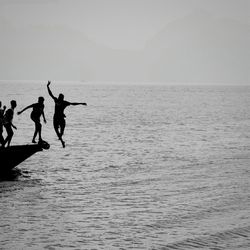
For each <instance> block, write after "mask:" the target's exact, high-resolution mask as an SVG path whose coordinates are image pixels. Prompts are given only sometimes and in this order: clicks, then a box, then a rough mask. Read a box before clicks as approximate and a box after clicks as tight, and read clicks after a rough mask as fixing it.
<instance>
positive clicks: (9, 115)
mask: <svg viewBox="0 0 250 250" xmlns="http://www.w3.org/2000/svg"><path fill="white" fill-rule="evenodd" d="M10 105H11V108H10V109H7V111H6V112H5V114H4V127H5V129H6V132H7V137H6V138H5V140H4V145H5V144H6V143H7V147H9V146H10V142H11V139H12V137H13V135H14V132H13V130H12V128H14V129H17V128H16V126H14V125H13V123H12V121H13V117H14V109H15V108H16V101H15V100H12V101H11V102H10Z"/></svg>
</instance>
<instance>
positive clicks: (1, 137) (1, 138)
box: [0, 131, 4, 147]
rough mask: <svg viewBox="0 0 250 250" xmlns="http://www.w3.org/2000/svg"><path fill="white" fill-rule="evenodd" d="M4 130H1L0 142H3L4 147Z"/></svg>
mask: <svg viewBox="0 0 250 250" xmlns="http://www.w3.org/2000/svg"><path fill="white" fill-rule="evenodd" d="M2 133H3V131H0V144H2V147H4V138H3V134H2Z"/></svg>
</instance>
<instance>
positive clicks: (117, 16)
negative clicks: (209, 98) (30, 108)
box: [0, 0, 250, 84]
mask: <svg viewBox="0 0 250 250" xmlns="http://www.w3.org/2000/svg"><path fill="white" fill-rule="evenodd" d="M249 13H250V1H249V0H0V32H1V39H0V55H2V56H1V57H0V79H4V80H40V79H47V78H50V79H55V80H86V81H96V80H98V81H131V82H136V81H151V82H156V81H160V82H201V83H202V82H205V83H217V82H218V83H235V84H239V83H244V84H247V83H249V84H250V81H249V78H250V77H249V73H248V71H249V66H250V64H249V60H250V57H249V44H250V43H249V34H250V33H249V30H250V29H249V27H250V18H249Z"/></svg>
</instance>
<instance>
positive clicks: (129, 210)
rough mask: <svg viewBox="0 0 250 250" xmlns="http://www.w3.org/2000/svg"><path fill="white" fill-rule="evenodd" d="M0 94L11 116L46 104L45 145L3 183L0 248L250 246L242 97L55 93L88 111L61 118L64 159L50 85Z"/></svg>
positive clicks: (92, 88)
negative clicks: (13, 108)
mask: <svg viewBox="0 0 250 250" xmlns="http://www.w3.org/2000/svg"><path fill="white" fill-rule="evenodd" d="M0 87H1V92H0V100H1V101H2V102H3V103H4V104H6V103H7V101H8V102H9V100H10V99H13V98H14V99H16V100H17V103H18V107H17V111H18V110H20V109H22V108H24V107H25V106H26V105H29V104H31V103H33V102H36V101H37V98H38V96H40V95H42V96H44V97H45V106H46V107H45V115H46V117H47V121H48V123H47V124H43V137H44V139H45V140H47V141H48V142H49V143H50V144H51V148H50V149H49V150H48V151H43V152H39V153H37V154H35V155H34V156H32V157H31V158H29V159H28V160H26V161H25V162H23V163H22V164H20V165H19V166H18V169H19V170H20V171H21V172H22V173H21V175H20V176H19V177H18V178H16V179H11V180H10V179H8V178H7V179H5V180H2V181H1V182H0V218H1V219H0V248H1V249H32V250H33V249H111V250H112V249H162V250H165V249H184V250H185V249H214V250H215V249H217V250H219V249H232V250H234V249H249V248H250V211H249V207H250V196H249V193H250V186H249V184H250V181H249V180H250V179H249V178H250V170H249V163H250V109H249V107H250V88H249V87H240V86H238V87H229V86H217V87H216V86H160V85H157V86H152V85H131V86H130V85H96V84H95V85H93V84H76V83H75V84H73V85H69V84H62V85H61V84H54V83H52V85H51V89H52V91H53V93H54V94H55V95H56V96H57V95H58V94H59V93H60V92H63V93H64V94H65V99H66V100H68V101H84V102H87V103H88V106H87V107H85V106H71V107H68V108H67V109H66V116H67V127H66V131H65V141H66V148H65V149H63V148H62V147H61V144H60V141H58V140H57V138H56V136H55V134H54V131H53V127H52V116H53V102H52V100H51V98H50V97H49V96H48V93H47V92H46V83H44V84H39V83H36V84H32V83H29V84H25V83H1V84H0ZM29 115H30V111H26V112H24V113H23V114H22V115H21V116H17V115H16V116H15V118H14V124H15V125H16V126H17V127H18V130H17V131H15V132H16V133H15V135H14V138H13V144H27V143H30V142H31V139H32V135H33V129H34V128H33V123H32V121H31V120H30V118H29ZM1 164H2V163H1Z"/></svg>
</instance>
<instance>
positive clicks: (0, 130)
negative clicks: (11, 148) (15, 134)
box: [0, 101, 6, 147]
mask: <svg viewBox="0 0 250 250" xmlns="http://www.w3.org/2000/svg"><path fill="white" fill-rule="evenodd" d="M5 109H6V106H3V108H2V102H1V101H0V144H1V145H2V147H3V146H4V138H3V118H4V112H5Z"/></svg>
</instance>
